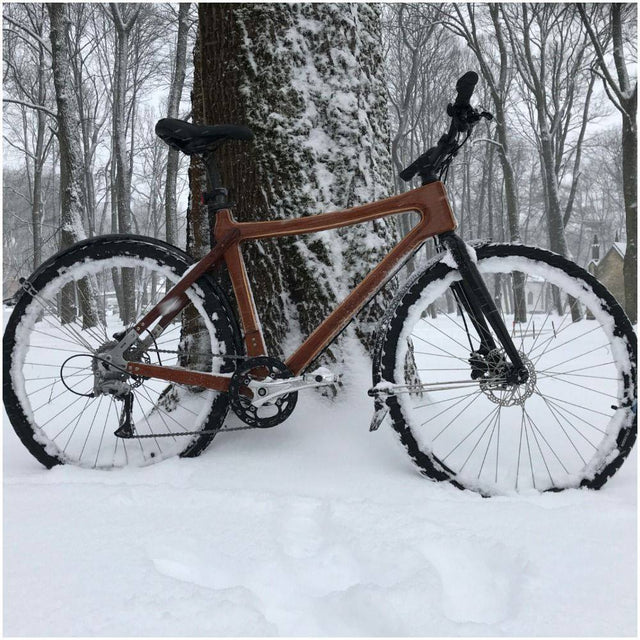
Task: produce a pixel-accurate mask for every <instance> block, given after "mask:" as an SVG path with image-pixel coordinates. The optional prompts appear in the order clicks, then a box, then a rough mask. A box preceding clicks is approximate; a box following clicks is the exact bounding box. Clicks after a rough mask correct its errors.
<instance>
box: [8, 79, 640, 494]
mask: <svg viewBox="0 0 640 640" xmlns="http://www.w3.org/2000/svg"><path fill="white" fill-rule="evenodd" d="M477 80H478V76H477V75H476V74H475V73H473V72H469V73H467V74H465V75H464V76H462V78H460V80H459V81H458V83H457V85H456V90H457V96H456V99H455V101H454V103H453V104H450V105H449V106H448V110H447V112H448V115H449V116H450V117H451V124H450V127H449V130H448V132H447V133H446V134H444V135H443V136H442V137H441V138H440V140H439V142H438V144H437V145H436V146H435V147H432V148H431V149H429V150H428V151H427V152H425V153H424V154H422V155H421V156H420V157H419V158H418V159H417V160H416V161H415V162H413V163H412V164H411V165H410V166H409V167H407V169H405V170H404V171H403V172H402V173H401V176H402V178H403V179H405V180H410V179H411V178H412V177H413V176H415V175H419V176H420V177H421V178H422V185H421V186H420V187H418V188H415V189H412V190H410V191H407V192H406V193H402V194H400V195H395V196H392V197H390V198H387V199H385V200H382V201H379V202H374V203H370V204H365V205H362V206H358V207H355V208H352V209H348V210H344V211H338V212H332V213H325V214H320V215H312V216H308V217H302V218H296V219H291V220H273V221H258V222H237V221H236V220H235V219H234V218H233V216H232V214H231V211H230V208H229V204H228V203H227V201H226V200H227V191H226V189H225V188H224V187H223V185H222V181H221V177H220V174H219V171H218V165H217V164H216V159H215V151H216V149H217V148H218V147H219V146H220V145H221V144H223V143H224V142H225V141H227V140H249V139H251V138H252V133H251V131H250V130H249V129H247V128H246V127H241V126H236V125H217V126H209V125H203V126H199V125H193V124H188V123H186V122H181V121H179V120H169V119H165V120H161V121H159V122H158V124H157V126H156V133H157V134H158V135H159V136H160V137H161V138H163V139H164V141H165V142H167V143H168V144H169V145H171V146H173V147H175V148H178V149H180V150H181V151H183V152H184V153H186V154H188V155H191V154H199V155H201V156H202V158H203V160H204V162H205V165H206V168H207V174H208V181H209V187H208V188H209V191H208V193H207V194H206V196H205V201H206V202H207V203H208V207H209V215H210V218H211V221H212V228H213V232H212V249H211V251H210V252H209V253H208V254H207V255H206V256H205V257H204V258H203V259H202V260H200V261H199V262H197V263H195V264H194V263H193V260H192V259H191V258H190V257H189V256H188V255H187V254H186V253H184V252H183V251H181V250H180V249H178V248H176V247H173V246H170V245H168V244H166V243H164V242H162V241H159V240H155V239H152V238H146V237H141V236H129V235H126V236H125V235H110V236H102V237H98V238H92V239H90V240H86V241H83V242H80V243H79V244H76V245H74V246H73V247H71V248H69V249H65V250H64V251H61V252H59V253H58V254H56V255H55V256H53V257H52V258H50V259H49V260H47V261H46V262H45V263H44V264H43V265H42V266H41V267H40V268H39V269H37V270H36V271H35V272H34V273H33V275H31V276H30V277H29V278H28V279H27V280H25V281H24V282H23V285H22V288H23V291H22V293H21V296H20V299H19V300H18V302H17V304H16V306H15V308H14V311H13V313H12V314H11V317H10V319H9V322H8V324H7V328H6V331H5V336H4V352H5V363H4V402H5V407H6V411H7V414H8V416H9V418H10V420H11V423H12V425H13V427H14V429H15V431H16V433H17V434H18V436H19V437H20V439H21V440H22V442H23V443H24V445H25V446H26V447H27V449H28V450H29V451H30V452H31V454H32V455H33V456H35V458H37V460H39V461H40V462H41V463H42V464H43V465H44V466H46V467H49V468H50V467H52V466H54V465H57V464H62V463H65V464H76V465H79V466H86V467H90V468H114V467H123V466H127V465H146V464H150V463H152V462H157V461H158V460H161V459H164V458H167V457H170V456H174V455H179V456H183V457H193V456H197V455H199V454H200V453H202V451H203V450H204V449H205V448H206V447H207V446H208V445H209V444H210V443H211V441H212V439H213V437H214V436H215V435H216V434H217V433H219V432H220V431H221V430H227V429H228V427H227V428H225V429H223V425H224V422H225V418H226V416H227V413H228V410H229V407H230V408H231V409H232V410H233V412H234V413H235V414H236V415H237V416H238V417H239V418H240V420H241V421H242V423H243V427H241V428H256V427H257V428H267V427H274V426H275V425H277V424H280V423H281V422H283V421H284V420H286V419H287V418H288V417H289V416H290V415H291V413H292V412H293V410H294V408H295V406H296V403H297V399H298V392H299V391H300V390H301V389H305V388H321V387H326V386H331V385H335V384H336V383H337V382H338V379H337V377H336V376H335V375H334V374H332V373H331V371H330V370H328V369H326V368H324V367H320V368H317V369H315V370H313V371H309V367H310V365H311V363H312V362H313V361H314V360H315V359H316V358H317V356H318V355H320V354H321V353H322V351H323V350H324V349H325V348H326V347H327V346H328V345H329V344H330V343H331V341H332V340H333V339H335V337H336V336H337V335H338V334H339V333H340V331H341V330H342V329H343V328H344V327H345V326H346V325H347V324H348V322H349V321H350V320H351V319H352V318H353V317H354V316H355V314H356V313H357V312H358V311H359V310H360V309H362V308H363V306H364V305H365V304H366V303H367V301H369V300H370V299H371V298H372V297H373V296H374V295H375V294H376V293H377V292H378V291H379V290H380V289H381V288H382V287H383V286H384V284H385V283H386V282H388V281H389V279H390V278H391V277H392V276H393V275H394V274H395V273H397V271H398V269H399V268H400V267H401V266H402V265H403V264H404V263H405V261H406V260H407V259H409V258H410V257H411V256H412V255H414V254H415V252H416V251H417V250H418V249H419V248H420V247H421V246H423V245H424V243H425V241H426V240H427V239H429V238H433V239H434V241H435V243H436V246H437V249H438V252H437V253H436V256H435V258H433V260H431V262H430V263H428V264H427V266H426V267H424V268H423V269H421V270H419V271H418V272H417V273H415V274H413V275H412V277H410V278H409V280H408V281H407V283H406V284H405V285H404V286H403V287H402V288H401V289H400V291H399V292H398V294H397V295H396V297H395V298H394V300H393V302H392V303H391V305H390V307H389V310H388V312H387V313H386V314H385V316H384V317H383V318H382V320H381V321H380V323H379V325H378V330H377V334H376V335H377V339H376V343H375V348H374V350H373V386H372V388H371V389H370V390H369V395H371V396H372V397H373V398H374V409H375V412H374V417H373V420H372V422H371V427H370V429H371V430H373V431H375V430H376V429H377V428H378V427H379V426H380V424H381V422H382V420H383V419H384V417H385V415H387V413H388V415H389V417H390V421H391V424H392V427H393V428H394V429H395V431H396V432H397V433H398V435H399V438H400V440H401V442H402V444H403V445H404V447H405V448H406V450H407V452H408V454H409V456H410V457H411V459H412V460H413V462H414V463H415V464H416V465H417V467H418V469H419V471H420V472H421V473H422V474H423V475H425V476H427V477H429V478H431V479H433V480H438V481H448V482H451V483H452V484H454V485H455V486H457V487H459V488H465V489H471V490H474V491H477V492H480V493H481V494H483V495H493V494H503V493H508V492H513V491H526V490H536V491H549V490H561V489H565V488H569V487H589V488H599V487H601V486H602V485H603V484H604V483H605V482H606V481H607V479H608V478H610V477H611V476H612V475H613V474H614V473H615V472H616V471H617V470H618V469H619V468H620V466H621V465H622V463H623V461H624V460H625V458H626V457H627V456H628V454H629V452H630V451H631V448H632V447H633V444H634V442H635V438H636V406H637V405H636V396H635V388H636V387H635V385H636V349H637V347H636V338H635V335H634V333H633V329H632V326H631V324H630V322H629V320H628V319H627V317H626V316H625V314H624V312H623V310H622V309H621V307H620V305H619V304H618V303H617V302H616V300H615V299H614V298H613V296H612V295H611V294H610V293H608V292H607V291H606V289H605V288H604V287H603V286H602V285H601V284H600V283H599V282H597V281H596V280H595V279H594V278H593V277H592V276H591V275H590V274H589V273H587V272H586V271H584V270H583V269H581V268H580V267H578V266H577V265H575V264H573V263H571V262H570V261H568V260H567V259H565V258H563V257H562V256H559V255H556V254H553V253H551V252H549V251H545V250H543V249H538V248H534V247H527V246H524V245H509V244H496V243H492V242H489V241H481V242H479V243H476V244H474V245H473V246H472V245H468V244H466V243H465V242H463V241H462V240H461V239H460V237H459V236H457V235H456V233H455V229H456V220H455V217H454V215H453V213H452V211H451V207H450V204H449V201H448V199H447V195H446V192H445V189H444V186H443V183H442V181H441V178H442V177H443V174H444V172H446V169H447V167H448V166H449V164H450V162H451V161H452V159H453V158H454V157H455V155H456V153H457V151H458V149H459V148H460V147H461V146H462V144H464V142H465V141H466V140H467V139H468V137H469V135H470V134H471V132H472V131H473V128H474V126H475V124H476V123H477V122H478V121H480V120H481V119H482V118H490V117H491V114H488V113H486V112H479V111H478V110H477V109H475V108H473V107H472V106H471V105H470V99H471V96H472V94H473V90H474V87H475V85H476V83H477ZM462 136H464V137H462ZM407 211H414V212H417V213H418V214H419V221H418V222H417V223H416V224H415V225H414V227H413V228H412V229H411V230H410V232H409V233H408V234H407V235H406V236H405V237H404V238H402V239H401V240H400V241H399V242H398V244H397V245H396V246H395V247H394V248H393V249H392V250H391V251H390V252H389V253H388V255H387V256H386V257H385V258H384V259H383V260H382V261H381V262H380V263H379V264H378V265H377V266H376V267H375V268H374V269H373V270H372V271H371V272H370V273H369V274H368V275H367V276H366V277H365V278H364V280H363V281H362V282H361V283H360V284H359V285H358V286H357V287H356V288H355V289H354V290H353V291H352V292H351V293H350V294H349V295H348V297H347V298H346V299H345V300H344V301H343V302H342V303H341V304H340V305H339V306H338V307H337V308H336V309H335V310H334V311H333V312H332V313H331V314H329V316H328V317H327V318H326V319H325V320H324V321H323V322H322V323H321V324H320V325H319V326H318V327H317V328H316V329H315V330H314V331H313V332H312V333H311V335H310V336H309V337H308V338H307V339H306V340H305V341H304V342H303V343H302V345H301V346H300V347H299V348H298V349H297V350H296V351H295V352H294V353H293V354H291V355H290V356H289V357H288V358H287V359H286V361H284V362H283V361H281V360H279V359H277V358H275V357H273V356H270V355H268V354H267V350H266V348H265V342H264V338H263V334H262V331H261V327H260V321H259V317H258V314H257V310H256V307H255V304H254V301H253V296H252V292H251V287H250V284H249V281H248V278H247V272H246V270H245V265H244V262H243V258H242V253H241V245H242V243H243V242H246V241H249V240H256V239H261V238H276V237H280V236H288V235H296V234H307V233H312V232H318V231H323V230H328V229H335V228H338V227H342V226H346V225H354V224H359V223H363V222H367V221H371V220H374V219H377V218H382V217H385V216H390V215H396V214H400V213H404V212H407ZM222 264H225V265H226V267H227V270H228V274H229V277H230V281H231V286H232V289H233V295H234V297H235V300H236V304H237V308H238V312H239V320H240V322H238V320H237V319H236V317H235V314H234V311H233V310H232V305H231V303H230V301H229V299H228V298H227V296H226V295H225V293H224V291H223V290H222V289H221V287H220V286H219V285H218V284H217V282H216V281H215V280H214V279H213V278H212V277H210V273H211V270H212V269H213V268H214V267H218V266H220V265H222ZM485 280H486V282H485ZM489 287H492V289H493V293H492V292H490V290H489Z"/></svg>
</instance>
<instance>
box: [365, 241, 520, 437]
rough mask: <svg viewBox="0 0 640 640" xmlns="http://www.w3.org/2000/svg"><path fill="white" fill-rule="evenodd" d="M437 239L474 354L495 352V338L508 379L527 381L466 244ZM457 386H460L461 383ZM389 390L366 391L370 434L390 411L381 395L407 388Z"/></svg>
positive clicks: (405, 386)
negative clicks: (507, 364) (455, 277)
mask: <svg viewBox="0 0 640 640" xmlns="http://www.w3.org/2000/svg"><path fill="white" fill-rule="evenodd" d="M438 239H439V240H440V242H441V244H442V246H443V247H444V248H445V249H447V250H448V251H449V254H450V255H451V257H452V258H453V260H454V262H455V265H456V267H457V268H458V271H459V272H460V275H461V276H462V280H460V281H459V282H456V283H454V284H453V287H452V288H453V290H454V292H455V294H456V296H457V298H458V300H459V302H460V304H461V305H462V306H463V307H464V310H465V311H466V313H467V315H468V316H469V319H470V320H471V323H472V324H473V326H474V328H475V330H476V331H477V333H478V336H479V337H480V346H479V348H478V350H477V351H478V352H479V354H481V355H482V356H486V355H487V354H488V353H490V352H491V351H493V350H494V349H497V345H496V339H497V341H498V342H499V344H500V345H501V346H502V347H503V349H504V351H505V353H506V355H507V357H508V358H509V360H510V361H511V366H512V368H511V371H512V376H510V377H512V379H513V381H514V382H516V383H524V382H526V381H527V379H528V378H529V371H528V369H527V368H526V367H525V365H524V363H523V362H522V358H521V357H520V353H519V352H518V350H517V349H516V346H515V345H514V344H513V340H512V339H511V336H510V335H509V332H508V330H507V328H506V327H505V324H504V322H503V321H502V316H501V314H500V312H499V311H498V309H497V307H496V305H495V302H494V301H493V297H492V296H491V293H490V292H489V290H488V289H487V285H486V284H485V282H484V279H483V278H482V275H481V274H480V272H479V271H478V267H477V266H476V263H475V261H474V259H473V258H472V257H471V255H470V254H469V250H468V248H467V245H466V244H465V242H464V241H463V240H462V238H460V236H458V235H457V234H456V233H454V232H453V231H447V232H445V233H442V234H440V235H439V236H438ZM489 327H491V329H493V332H494V334H492V333H491V329H490V328H489ZM494 335H495V338H494ZM472 357H473V354H472ZM374 367H375V361H374ZM469 382H471V381H469ZM457 384H462V381H459V382H458V383H457ZM391 387H392V388H389V389H387V388H386V387H384V388H382V389H381V388H378V387H374V388H373V389H370V390H369V395H370V396H372V397H373V398H374V399H375V406H374V414H373V418H372V420H371V426H370V427H369V430H370V431H376V430H377V429H378V428H379V426H380V424H381V423H382V421H383V419H384V417H385V415H386V414H387V412H388V411H389V408H388V406H387V403H386V401H385V400H384V399H383V396H384V395H393V394H394V392H396V393H397V392H399V393H405V392H406V389H407V388H408V387H407V385H391Z"/></svg>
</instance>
